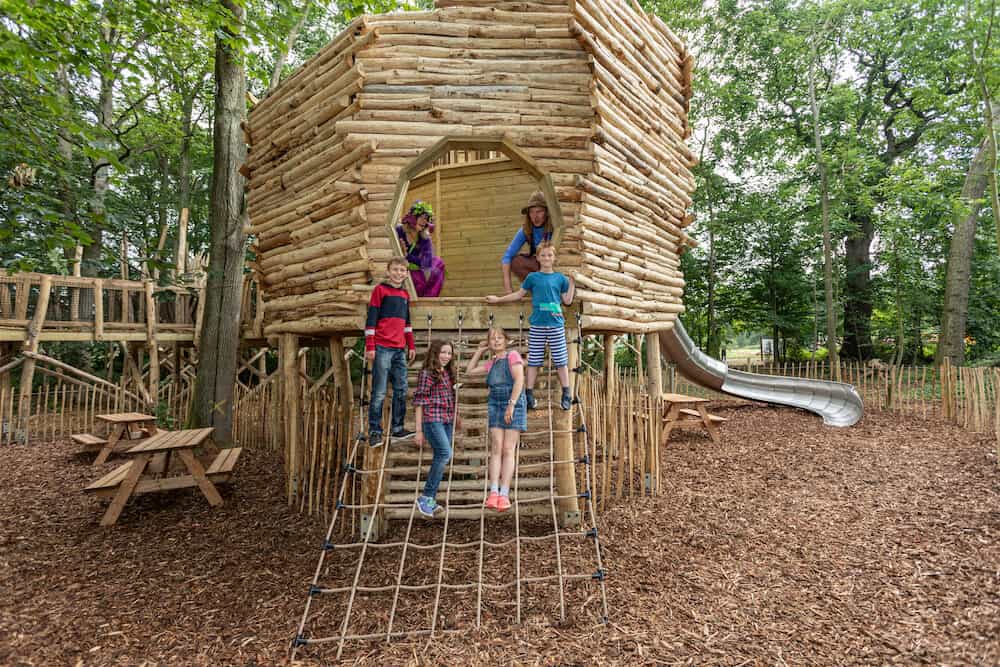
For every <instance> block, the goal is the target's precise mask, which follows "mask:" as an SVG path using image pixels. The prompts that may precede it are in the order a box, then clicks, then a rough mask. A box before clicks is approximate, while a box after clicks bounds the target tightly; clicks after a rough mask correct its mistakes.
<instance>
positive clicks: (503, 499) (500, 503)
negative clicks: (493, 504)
mask: <svg viewBox="0 0 1000 667" xmlns="http://www.w3.org/2000/svg"><path fill="white" fill-rule="evenodd" d="M509 509H510V498H508V497H507V496H500V499H499V500H497V512H506V511H507V510H509Z"/></svg>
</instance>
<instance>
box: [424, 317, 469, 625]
mask: <svg viewBox="0 0 1000 667" xmlns="http://www.w3.org/2000/svg"><path fill="white" fill-rule="evenodd" d="M463 321H464V317H463V315H462V313H461V312H459V313H458V337H459V338H461V337H462V323H463ZM458 361H459V364H456V367H457V366H458V365H461V361H462V358H461V354H459V359H458ZM461 387H462V385H461V383H459V382H456V383H455V410H456V412H457V410H458V402H459V390H460V389H461ZM454 470H455V424H454V423H452V428H451V460H450V461H448V489H447V490H446V491H445V492H444V498H445V508H444V528H443V530H442V535H441V559H440V561H439V562H438V576H437V592H436V593H435V594H434V609H433V610H432V611H431V637H433V636H434V631H435V630H436V629H437V619H438V606H439V605H440V603H441V579H442V578H443V577H444V555H445V553H446V552H447V551H448V521H449V519H450V517H451V482H452V479H453V477H454V475H453V472H454Z"/></svg>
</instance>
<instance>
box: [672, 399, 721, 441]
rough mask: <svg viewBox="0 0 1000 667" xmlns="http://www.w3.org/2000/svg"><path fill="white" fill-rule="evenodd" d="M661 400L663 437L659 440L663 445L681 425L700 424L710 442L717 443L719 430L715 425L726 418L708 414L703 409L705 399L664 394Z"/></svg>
mask: <svg viewBox="0 0 1000 667" xmlns="http://www.w3.org/2000/svg"><path fill="white" fill-rule="evenodd" d="M661 399H662V400H663V435H662V436H661V437H660V438H661V443H662V444H663V445H666V444H667V439H668V438H669V437H670V432H671V431H673V430H674V428H675V427H676V426H679V425H682V424H701V425H702V426H703V427H704V428H705V430H706V431H708V435H709V437H711V438H712V442H716V443H717V442H719V430H718V429H717V428H716V424H719V423H721V422H724V421H726V418H725V417H719V416H718V415H713V414H709V412H708V409H707V408H706V407H705V404H706V403H708V399H707V398H697V397H695V396H687V395H685V394H671V393H665V394H663V395H662V396H661Z"/></svg>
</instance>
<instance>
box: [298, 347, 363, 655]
mask: <svg viewBox="0 0 1000 667" xmlns="http://www.w3.org/2000/svg"><path fill="white" fill-rule="evenodd" d="M348 374H350V366H348ZM368 378H369V374H368V360H367V358H364V357H362V364H361V387H360V389H361V391H360V392H359V396H358V404H359V409H358V433H357V435H356V436H355V437H354V443H353V445H352V446H351V451H350V453H349V454H348V455H347V458H346V463H345V464H344V466H343V478H342V479H341V480H340V492H339V493H338V494H337V503H336V505H335V506H334V510H333V516H332V517H331V518H330V524H329V526H328V527H327V530H326V538H325V539H324V542H323V544H324V549H323V550H322V551H320V554H319V562H318V563H317V564H316V571H315V573H313V579H312V584H311V586H310V590H312V589H313V588H314V587H315V586H316V585H317V584H318V583H319V577H320V574H321V572H322V571H323V563H324V561H325V560H326V551H327V549H326V548H325V547H326V545H328V544H330V538H331V537H333V530H334V527H335V525H336V523H337V516H338V515H339V514H340V510H341V508H343V507H345V506H344V503H343V500H344V493H345V491H346V489H347V481H348V480H349V479H351V478H352V475H351V471H350V469H351V468H353V467H354V466H353V464H352V463H351V462H352V461H354V460H355V459H356V457H357V453H358V444H359V443H360V442H361V441H362V440H363V439H364V428H363V424H364V421H363V420H364V410H363V409H361V408H363V407H364V404H365V399H364V397H365V382H366V380H368ZM368 384H369V385H370V384H371V381H370V380H368ZM311 606H312V596H309V597H307V598H306V607H305V610H304V611H303V612H302V620H301V621H300V622H299V630H298V632H297V633H296V643H295V644H294V645H293V647H292V656H291V657H292V659H293V660H294V659H295V654H296V652H297V651H298V646H299V642H300V641H301V640H302V639H303V634H302V633H303V632H304V631H305V625H306V621H307V619H308V617H309V609H310V607H311Z"/></svg>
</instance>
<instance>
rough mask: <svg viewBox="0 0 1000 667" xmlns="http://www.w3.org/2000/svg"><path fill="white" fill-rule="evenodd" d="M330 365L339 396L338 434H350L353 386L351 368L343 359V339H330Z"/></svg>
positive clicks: (337, 337)
mask: <svg viewBox="0 0 1000 667" xmlns="http://www.w3.org/2000/svg"><path fill="white" fill-rule="evenodd" d="M330 365H331V366H333V368H334V369H336V370H334V372H333V378H334V382H336V386H337V391H338V393H339V395H340V403H339V405H338V406H337V419H338V422H339V424H340V433H343V434H348V435H350V433H351V424H350V419H351V405H352V404H353V403H354V384H353V383H352V382H351V367H350V366H349V365H348V363H347V360H346V359H345V358H344V339H343V338H342V337H341V336H334V337H333V338H331V339H330Z"/></svg>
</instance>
